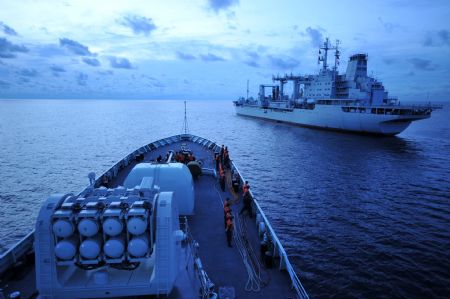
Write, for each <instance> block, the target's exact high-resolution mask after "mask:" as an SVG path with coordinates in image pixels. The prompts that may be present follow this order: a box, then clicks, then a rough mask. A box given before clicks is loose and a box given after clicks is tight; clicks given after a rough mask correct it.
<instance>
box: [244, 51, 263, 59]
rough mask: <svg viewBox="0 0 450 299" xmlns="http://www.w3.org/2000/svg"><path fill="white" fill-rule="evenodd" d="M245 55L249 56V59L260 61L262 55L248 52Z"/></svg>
mask: <svg viewBox="0 0 450 299" xmlns="http://www.w3.org/2000/svg"><path fill="white" fill-rule="evenodd" d="M245 54H247V56H248V57H250V58H251V59H254V60H256V59H259V57H260V55H259V54H258V53H257V52H253V51H247V52H246V53H245Z"/></svg>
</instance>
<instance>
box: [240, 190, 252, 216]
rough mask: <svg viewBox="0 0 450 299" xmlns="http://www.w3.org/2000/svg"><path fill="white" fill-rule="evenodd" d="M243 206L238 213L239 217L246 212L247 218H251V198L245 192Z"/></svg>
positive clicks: (248, 193)
mask: <svg viewBox="0 0 450 299" xmlns="http://www.w3.org/2000/svg"><path fill="white" fill-rule="evenodd" d="M243 204H244V206H243V207H242V209H241V211H240V212H239V215H241V214H242V213H243V212H245V211H247V213H248V216H249V217H250V218H252V217H253V215H252V213H253V211H252V196H251V195H250V192H249V191H248V190H247V192H245V193H244V198H243Z"/></svg>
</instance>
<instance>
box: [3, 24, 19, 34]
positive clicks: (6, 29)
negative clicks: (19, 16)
mask: <svg viewBox="0 0 450 299" xmlns="http://www.w3.org/2000/svg"><path fill="white" fill-rule="evenodd" d="M0 30H1V31H3V33H5V34H8V35H17V32H16V31H15V30H14V29H12V28H11V27H9V26H8V25H6V24H5V23H3V22H0Z"/></svg>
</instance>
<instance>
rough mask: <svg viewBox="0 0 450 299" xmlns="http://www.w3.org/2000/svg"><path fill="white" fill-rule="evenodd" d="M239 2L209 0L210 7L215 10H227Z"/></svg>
mask: <svg viewBox="0 0 450 299" xmlns="http://www.w3.org/2000/svg"><path fill="white" fill-rule="evenodd" d="M238 3H239V0H208V5H209V8H211V9H212V10H214V11H215V12H219V11H221V10H226V9H228V8H230V7H231V6H233V5H235V4H238Z"/></svg>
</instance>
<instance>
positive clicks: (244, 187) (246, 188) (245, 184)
mask: <svg viewBox="0 0 450 299" xmlns="http://www.w3.org/2000/svg"><path fill="white" fill-rule="evenodd" d="M249 189H250V185H249V184H248V181H245V183H244V185H243V186H242V193H244V194H245V193H246V192H248V190H249Z"/></svg>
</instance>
